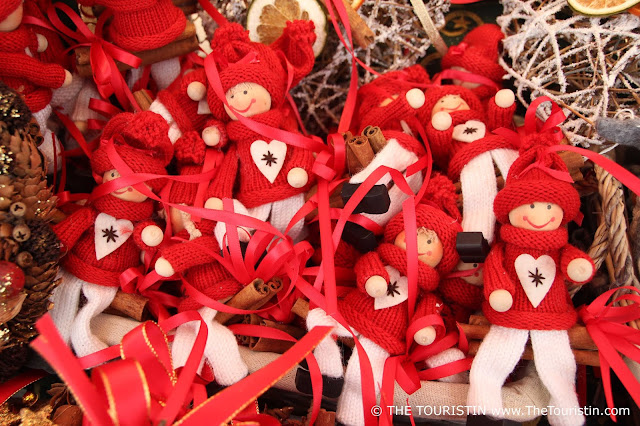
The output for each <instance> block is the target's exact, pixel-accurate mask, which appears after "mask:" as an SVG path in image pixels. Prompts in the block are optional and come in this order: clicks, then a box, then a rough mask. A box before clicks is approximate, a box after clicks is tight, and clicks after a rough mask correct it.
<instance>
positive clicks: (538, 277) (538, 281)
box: [529, 268, 546, 287]
mask: <svg viewBox="0 0 640 426" xmlns="http://www.w3.org/2000/svg"><path fill="white" fill-rule="evenodd" d="M529 278H531V282H532V283H535V285H536V287H538V285H543V284H544V283H543V282H542V281H543V280H545V279H546V278H545V277H544V275H542V274H541V273H540V272H538V268H536V272H535V273H533V272H531V271H529Z"/></svg>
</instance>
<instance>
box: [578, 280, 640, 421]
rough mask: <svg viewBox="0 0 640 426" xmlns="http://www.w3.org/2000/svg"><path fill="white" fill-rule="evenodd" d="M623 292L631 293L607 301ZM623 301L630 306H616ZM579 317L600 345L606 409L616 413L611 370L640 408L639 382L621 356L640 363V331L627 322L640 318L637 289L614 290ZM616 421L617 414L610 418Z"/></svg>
mask: <svg viewBox="0 0 640 426" xmlns="http://www.w3.org/2000/svg"><path fill="white" fill-rule="evenodd" d="M620 290H629V291H631V292H632V294H624V295H622V296H619V297H617V298H615V299H614V300H613V301H612V302H611V303H609V304H607V301H608V300H609V298H611V296H613V295H614V294H615V293H616V292H618V291H620ZM621 300H628V301H630V302H632V304H630V305H628V306H615V304H616V303H617V302H619V301H621ZM578 315H580V318H581V319H582V321H583V322H584V325H585V326H586V328H587V331H588V332H589V335H590V336H591V338H592V339H593V341H594V342H595V344H596V345H597V346H598V355H599V357H600V371H601V372H602V383H603V385H604V394H605V397H606V399H607V406H608V407H609V408H610V411H611V413H613V412H614V411H613V394H612V391H611V371H610V370H611V369H613V371H614V372H615V373H616V375H617V376H618V378H619V379H620V381H621V382H622V384H623V385H624V387H625V388H626V389H627V391H628V392H629V395H631V397H632V398H633V400H634V401H635V403H636V404H638V405H640V383H639V382H638V380H637V378H636V377H635V376H634V375H633V373H632V372H631V371H630V370H629V367H628V366H627V365H626V364H625V362H624V360H623V359H622V357H621V356H620V354H621V353H622V354H623V355H625V356H626V357H628V358H629V359H631V360H633V361H635V362H637V363H640V349H639V348H638V346H637V345H640V330H636V329H633V328H631V327H629V326H627V325H626V323H628V322H630V321H634V320H638V319H640V291H639V290H638V289H636V288H635V287H629V286H625V287H620V288H614V289H611V290H609V291H607V292H605V293H603V294H601V295H600V296H598V297H597V298H596V300H594V301H593V302H592V303H591V304H590V305H588V306H582V307H581V308H580V309H579V310H578ZM610 416H611V418H612V419H613V421H616V416H615V415H614V414H611V415H610Z"/></svg>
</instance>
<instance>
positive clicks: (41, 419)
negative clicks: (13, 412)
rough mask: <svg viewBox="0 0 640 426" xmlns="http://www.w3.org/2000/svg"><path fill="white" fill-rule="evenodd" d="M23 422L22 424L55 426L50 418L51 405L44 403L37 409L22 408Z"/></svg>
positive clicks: (25, 425)
mask: <svg viewBox="0 0 640 426" xmlns="http://www.w3.org/2000/svg"><path fill="white" fill-rule="evenodd" d="M20 417H21V418H22V423H20V426H55V423H53V422H52V421H51V420H50V419H49V418H50V417H51V406H50V405H49V404H44V405H41V406H39V407H38V408H37V409H32V408H23V409H22V410H20Z"/></svg>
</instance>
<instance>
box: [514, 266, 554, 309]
mask: <svg viewBox="0 0 640 426" xmlns="http://www.w3.org/2000/svg"><path fill="white" fill-rule="evenodd" d="M514 266H515V268H516V273H517V274H518V279H519V280H520V284H522V288H523V289H524V292H525V293H526V295H527V298H528V299H529V302H531V304H532V305H533V307H534V308H537V307H538V305H539V304H540V302H542V299H544V297H545V296H546V295H547V293H548V292H549V290H550V289H551V285H552V284H553V280H554V279H555V278H556V263H555V262H554V261H553V259H552V258H551V256H548V255H546V254H545V255H542V256H540V257H539V258H537V259H534V258H533V256H531V255H530V254H521V255H520V256H518V257H517V258H516V261H515V262H514Z"/></svg>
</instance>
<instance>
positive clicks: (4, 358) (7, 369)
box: [0, 345, 30, 383]
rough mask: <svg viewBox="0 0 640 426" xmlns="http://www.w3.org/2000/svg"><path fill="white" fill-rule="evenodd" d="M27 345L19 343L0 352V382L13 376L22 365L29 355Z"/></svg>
mask: <svg viewBox="0 0 640 426" xmlns="http://www.w3.org/2000/svg"><path fill="white" fill-rule="evenodd" d="M29 352H30V349H29V346H26V345H20V346H13V347H11V348H7V349H3V350H2V352H0V383H2V382H4V381H6V380H8V379H10V378H11V377H13V376H14V375H15V374H16V373H17V372H18V370H19V369H20V367H22V366H23V365H24V363H25V362H26V361H27V357H28V356H29Z"/></svg>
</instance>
